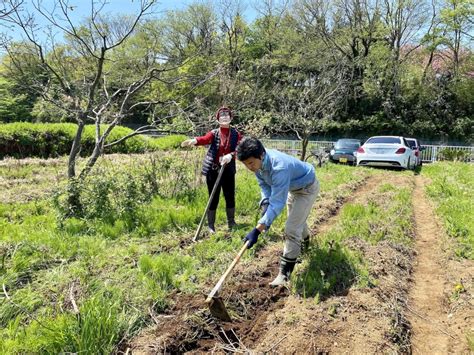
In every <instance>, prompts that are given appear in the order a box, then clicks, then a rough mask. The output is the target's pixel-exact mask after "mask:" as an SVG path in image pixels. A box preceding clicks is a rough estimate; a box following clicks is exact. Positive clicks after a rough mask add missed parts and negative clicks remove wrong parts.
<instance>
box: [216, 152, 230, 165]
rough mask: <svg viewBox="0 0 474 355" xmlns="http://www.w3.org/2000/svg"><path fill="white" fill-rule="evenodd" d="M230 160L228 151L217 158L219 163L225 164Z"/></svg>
mask: <svg viewBox="0 0 474 355" xmlns="http://www.w3.org/2000/svg"><path fill="white" fill-rule="evenodd" d="M231 161H232V154H230V153H229V154H226V155H224V156H222V157H220V159H219V163H221V165H227V164H229V163H230V162H231Z"/></svg>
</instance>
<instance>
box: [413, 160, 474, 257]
mask: <svg viewBox="0 0 474 355" xmlns="http://www.w3.org/2000/svg"><path fill="white" fill-rule="evenodd" d="M422 174H423V175H425V176H428V177H429V178H430V179H431V181H432V182H431V184H429V185H428V187H427V189H426V190H427V193H428V195H429V196H430V197H431V198H432V199H433V201H434V202H435V203H436V205H437V208H436V211H437V213H438V214H439V215H440V216H441V218H442V221H443V223H444V226H445V229H446V232H447V234H448V236H449V237H451V238H452V240H453V242H454V243H453V250H454V253H455V254H456V255H457V256H458V257H460V258H465V259H470V260H473V259H474V218H473V216H474V178H473V176H474V165H472V164H466V163H460V162H451V163H448V162H442V163H436V164H430V165H427V166H424V167H423V170H422Z"/></svg>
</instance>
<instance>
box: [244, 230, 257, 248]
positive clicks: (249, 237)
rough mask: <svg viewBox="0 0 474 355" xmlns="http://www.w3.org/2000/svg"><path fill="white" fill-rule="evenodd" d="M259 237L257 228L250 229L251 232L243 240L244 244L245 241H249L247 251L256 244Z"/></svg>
mask: <svg viewBox="0 0 474 355" xmlns="http://www.w3.org/2000/svg"><path fill="white" fill-rule="evenodd" d="M259 235H260V231H259V230H258V229H257V228H254V229H252V231H251V232H250V233H249V234H247V236H246V237H245V238H244V242H246V241H247V240H248V241H249V244H248V246H247V249H250V248H251V247H252V246H253V245H254V244H255V243H257V240H258V236H259Z"/></svg>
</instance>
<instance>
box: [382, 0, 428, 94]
mask: <svg viewBox="0 0 474 355" xmlns="http://www.w3.org/2000/svg"><path fill="white" fill-rule="evenodd" d="M428 18H429V11H428V9H427V7H426V2H425V0H383V5H382V20H383V22H384V24H385V26H386V28H387V29H388V36H387V38H386V40H387V43H388V45H389V48H390V51H391V55H392V60H391V62H390V63H387V69H386V70H387V71H391V74H390V75H388V83H387V85H385V86H386V87H387V88H389V94H393V95H395V96H398V95H399V94H400V83H399V77H400V75H399V67H400V63H401V62H403V61H404V60H405V59H406V58H408V56H409V55H410V53H412V52H413V51H414V50H415V49H416V48H418V47H419V45H414V44H413V43H414V40H415V39H416V38H417V37H419V36H421V29H422V28H423V27H424V26H425V25H426V22H427V20H428ZM402 49H404V50H403V51H402Z"/></svg>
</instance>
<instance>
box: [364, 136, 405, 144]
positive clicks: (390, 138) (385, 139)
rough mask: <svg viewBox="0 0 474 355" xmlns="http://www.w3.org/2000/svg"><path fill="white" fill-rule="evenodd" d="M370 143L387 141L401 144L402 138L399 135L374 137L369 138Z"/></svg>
mask: <svg viewBox="0 0 474 355" xmlns="http://www.w3.org/2000/svg"><path fill="white" fill-rule="evenodd" d="M365 143H369V144H374V143H387V144H400V138H397V137H373V138H369V139H368V140H367V142H365Z"/></svg>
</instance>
